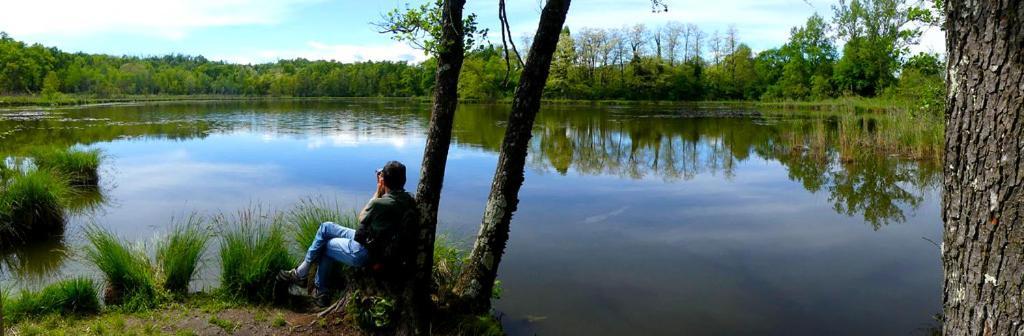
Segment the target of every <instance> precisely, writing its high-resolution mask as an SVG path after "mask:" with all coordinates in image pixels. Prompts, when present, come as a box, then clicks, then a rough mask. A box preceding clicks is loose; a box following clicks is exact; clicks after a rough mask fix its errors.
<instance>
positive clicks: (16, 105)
mask: <svg viewBox="0 0 1024 336" xmlns="http://www.w3.org/2000/svg"><path fill="white" fill-rule="evenodd" d="M375 100H377V101H412V102H420V103H429V102H430V97H289V96H242V95H130V96H120V97H111V98H97V97H90V96H64V97H62V98H58V99H56V100H54V101H47V100H46V99H44V98H43V97H41V96H0V111H24V110H54V109H68V108H85V107H101V106H124V105H136V104H164V103H179V102H187V103H216V102H277V101H375ZM511 102H512V99H511V98H501V99H497V100H481V99H472V98H463V99H460V101H459V103H460V104H509V103H511ZM542 103H543V104H545V105H555V106H557V105H568V106H700V107H747V108H750V107H762V108H771V109H782V110H797V111H854V112H865V111H866V112H876V113H877V112H898V111H905V110H907V109H910V108H913V106H912V105H913V102H911V101H907V100H900V99H894V98H878V97H876V98H865V97H840V98H830V99H824V100H809V101H759V100H693V101H682V100H614V99H597V100H580V99H544V100H543V101H542Z"/></svg>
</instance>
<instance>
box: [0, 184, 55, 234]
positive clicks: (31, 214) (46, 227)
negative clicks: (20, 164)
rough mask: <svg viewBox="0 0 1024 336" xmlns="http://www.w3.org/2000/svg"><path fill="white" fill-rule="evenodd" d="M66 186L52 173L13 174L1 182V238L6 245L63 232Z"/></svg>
mask: <svg viewBox="0 0 1024 336" xmlns="http://www.w3.org/2000/svg"><path fill="white" fill-rule="evenodd" d="M70 193H71V190H70V189H69V188H68V186H67V183H66V182H65V181H64V180H62V179H61V178H60V177H58V176H56V175H54V174H53V173H51V172H49V171H44V170H30V171H27V172H15V173H12V174H11V176H10V177H8V178H7V179H5V180H3V181H0V233H2V234H3V236H2V237H0V241H2V242H3V243H4V244H5V245H7V244H12V243H15V242H20V241H26V240H34V239H36V238H39V237H41V236H43V235H45V236H53V235H59V234H60V233H63V232H64V207H65V205H66V204H67V197H68V195H69V194H70Z"/></svg>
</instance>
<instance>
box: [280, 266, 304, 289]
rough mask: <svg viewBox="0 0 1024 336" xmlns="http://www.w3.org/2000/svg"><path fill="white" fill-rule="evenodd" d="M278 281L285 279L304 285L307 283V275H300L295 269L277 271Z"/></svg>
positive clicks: (291, 282)
mask: <svg viewBox="0 0 1024 336" xmlns="http://www.w3.org/2000/svg"><path fill="white" fill-rule="evenodd" d="M277 281H284V282H287V283H289V284H292V285H299V286H304V285H305V284H306V277H300V276H299V273H298V272H296V271H295V270H294V269H290V270H287V271H281V272H280V273H277Z"/></svg>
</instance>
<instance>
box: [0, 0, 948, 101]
mask: <svg viewBox="0 0 1024 336" xmlns="http://www.w3.org/2000/svg"><path fill="white" fill-rule="evenodd" d="M833 15H834V17H833V18H832V19H831V20H827V19H826V18H824V17H822V16H820V15H817V14H815V15H813V16H811V17H810V18H808V19H807V20H806V23H805V24H803V25H802V26H799V27H793V28H792V29H791V31H790V38H789V40H788V41H787V42H786V43H785V44H783V45H782V46H779V47H777V48H772V49H768V50H764V51H760V52H755V51H754V50H752V49H751V48H750V47H749V46H748V45H747V44H745V43H743V42H742V39H741V36H740V32H738V31H737V30H736V29H735V28H734V27H730V28H729V29H728V30H727V31H725V32H718V31H714V32H711V33H708V32H705V31H703V30H701V29H700V28H699V27H697V26H696V25H694V24H683V23H678V22H669V23H667V24H665V25H661V26H646V25H642V24H637V25H633V26H626V27H622V28H619V29H594V28H583V29H578V30H570V29H568V28H565V29H564V30H563V31H562V38H561V40H560V41H559V45H558V49H557V51H556V54H555V59H554V62H553V64H552V67H551V76H550V79H549V80H548V86H547V90H546V92H545V96H546V97H548V98H562V99H621V100H810V99H827V98H832V97H838V96H864V97H876V96H893V97H900V98H909V99H915V100H921V101H922V104H925V105H927V104H932V105H941V101H942V97H943V90H944V87H945V86H944V78H943V77H944V60H943V59H941V58H940V57H939V56H938V55H934V54H917V55H909V47H910V46H911V45H913V44H915V43H917V40H918V39H919V37H920V35H921V29H920V27H922V26H924V24H928V23H930V13H929V12H928V11H927V10H922V9H918V8H915V7H912V6H908V5H907V3H906V1H905V0H863V1H851V2H846V1H840V2H839V3H838V4H837V5H836V6H834V8H833ZM524 42H528V41H524ZM523 44H524V45H525V44H526V43H523ZM840 45H841V46H842V47H841V48H840V47H839V46H840ZM511 59H512V60H511V61H510V62H508V63H507V62H506V58H505V57H504V53H503V51H502V49H501V48H498V47H494V46H485V47H482V48H477V49H475V50H473V51H471V52H469V53H468V55H467V58H466V61H465V65H464V67H463V69H462V78H461V81H460V83H459V88H460V93H461V96H462V97H464V98H476V99H483V100H495V99H500V98H506V97H510V96H511V95H512V91H513V89H514V87H515V85H514V83H515V81H516V79H517V74H518V71H517V70H518V66H517V65H518V62H517V61H516V60H515V59H516V57H514V55H513V57H511ZM509 64H510V65H511V67H512V69H511V71H508V68H507V67H508V65H509ZM435 70H436V61H435V60H434V59H429V60H427V61H425V62H422V63H418V64H413V63H406V62H389V61H380V62H374V61H369V62H357V63H339V62H334V61H312V60H306V59H294V60H280V61H277V62H274V63H265V64H232V63H226V62H220V61H211V60H208V59H206V58H204V57H202V56H185V55H168V56H161V57H136V56H110V55H98V54H86V53H67V52H63V51H61V50H59V49H57V48H54V47H45V46H42V45H39V44H33V45H28V44H26V43H24V42H20V41H17V40H15V39H13V38H12V37H10V36H8V35H6V34H3V33H0V93H2V94H8V95H12V94H13V95H22V94H42V95H43V96H44V97H47V96H54V95H59V94H61V93H72V94H84V95H93V96H97V97H111V96H117V95H193V94H215V95H246V96H292V97H326V96H330V97H366V96H384V97H410V96H426V95H428V94H429V93H430V90H431V88H432V86H433V84H434V83H433V82H434V72H435Z"/></svg>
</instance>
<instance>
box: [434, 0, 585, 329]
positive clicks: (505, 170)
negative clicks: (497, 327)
mask: <svg viewBox="0 0 1024 336" xmlns="http://www.w3.org/2000/svg"><path fill="white" fill-rule="evenodd" d="M569 2H570V0H548V1H547V3H546V4H545V5H544V10H543V12H541V16H540V23H539V24H538V27H537V33H536V35H535V36H534V39H533V45H532V46H531V47H530V52H529V54H528V56H527V59H526V65H525V66H524V67H523V73H522V76H521V77H520V79H519V85H518V87H516V92H515V97H514V98H513V102H512V114H511V115H510V116H509V120H508V128H507V129H506V130H505V138H504V140H503V141H502V145H501V152H500V154H499V155H498V167H497V169H496V170H495V172H494V180H493V182H492V183H491V192H490V195H489V196H488V198H487V205H486V207H485V209H484V216H483V222H482V223H481V225H480V232H479V234H478V236H477V239H476V243H475V244H474V246H473V252H472V254H471V255H470V259H469V262H468V263H467V265H466V266H465V268H464V269H463V271H462V275H461V276H460V278H459V282H458V283H457V284H456V286H455V289H454V295H455V296H456V300H457V305H458V306H459V309H460V310H465V311H466V312H469V313H475V314H482V313H487V312H488V311H489V310H490V307H491V291H492V290H493V288H494V280H495V278H496V277H497V271H498V264H499V263H500V262H501V256H502V254H503V253H504V252H505V244H506V243H507V242H508V232H509V223H510V222H511V220H512V213H514V212H515V211H516V207H517V205H518V203H519V188H520V187H521V186H522V184H523V180H524V177H523V170H524V168H525V165H526V152H527V149H528V148H529V143H530V137H531V136H532V130H533V122H534V119H535V118H536V116H537V112H538V111H539V110H540V101H541V94H542V93H543V92H544V85H545V83H546V82H547V79H548V73H549V71H550V70H551V58H552V55H553V54H554V52H555V49H556V47H557V45H558V38H559V36H560V35H561V32H562V24H563V23H565V16H566V13H568V11H569Z"/></svg>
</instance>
